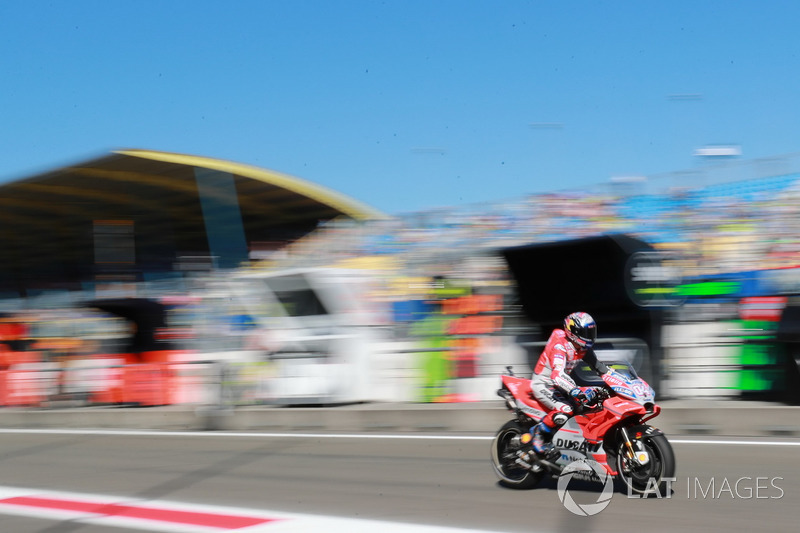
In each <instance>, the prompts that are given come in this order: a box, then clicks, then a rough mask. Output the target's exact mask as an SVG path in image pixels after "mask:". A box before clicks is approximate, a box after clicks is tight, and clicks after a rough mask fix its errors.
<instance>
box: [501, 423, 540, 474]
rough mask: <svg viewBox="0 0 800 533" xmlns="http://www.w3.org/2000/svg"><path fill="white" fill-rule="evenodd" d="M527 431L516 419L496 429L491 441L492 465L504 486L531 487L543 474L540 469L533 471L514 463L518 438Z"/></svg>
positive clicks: (517, 448)
mask: <svg viewBox="0 0 800 533" xmlns="http://www.w3.org/2000/svg"><path fill="white" fill-rule="evenodd" d="M528 431H529V429H528V428H526V427H524V426H523V425H522V424H520V423H519V422H517V421H516V420H509V421H508V422H506V423H505V424H504V425H503V427H501V428H500V429H499V430H498V431H497V434H496V435H495V437H494V440H493V441H492V466H493V467H494V471H495V472H496V473H497V475H498V477H499V478H500V484H501V485H503V486H504V487H509V488H512V489H531V488H533V487H534V486H536V484H537V483H539V480H540V479H542V476H543V475H544V472H543V471H542V470H539V471H537V472H534V471H532V470H530V469H527V468H523V467H521V466H520V465H518V464H517V463H516V460H517V450H519V446H520V445H519V438H520V436H521V435H522V434H523V433H527V432H528Z"/></svg>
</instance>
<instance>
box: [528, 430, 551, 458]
mask: <svg viewBox="0 0 800 533" xmlns="http://www.w3.org/2000/svg"><path fill="white" fill-rule="evenodd" d="M531 434H532V435H533V440H532V442H531V444H532V446H533V451H534V452H535V453H536V455H538V456H540V457H546V456H547V455H549V453H550V452H551V451H553V443H551V442H550V440H551V439H552V438H553V428H551V427H549V426H547V425H545V424H544V423H543V422H539V423H538V424H536V425H535V426H534V427H533V429H532V430H531Z"/></svg>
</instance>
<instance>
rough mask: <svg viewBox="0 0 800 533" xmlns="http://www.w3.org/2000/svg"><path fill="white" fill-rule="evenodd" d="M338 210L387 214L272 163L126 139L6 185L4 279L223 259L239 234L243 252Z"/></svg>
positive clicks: (1, 191)
mask: <svg viewBox="0 0 800 533" xmlns="http://www.w3.org/2000/svg"><path fill="white" fill-rule="evenodd" d="M339 217H345V218H350V219H353V220H374V219H383V218H387V217H386V215H384V214H382V213H381V212H379V211H377V210H375V209H373V208H371V207H369V206H367V205H365V204H363V203H361V202H358V201H356V200H354V199H352V198H350V197H348V196H345V195H343V194H340V193H338V192H335V191H333V190H330V189H327V188H325V187H322V186H320V185H316V184H314V183H311V182H308V181H305V180H302V179H300V178H296V177H293V176H289V175H286V174H281V173H278V172H274V171H271V170H266V169H262V168H258V167H254V166H249V165H243V164H239V163H234V162H230V161H223V160H219V159H212V158H208V157H199V156H192V155H184V154H176V153H167V152H156V151H149V150H118V151H114V152H112V153H110V154H108V155H105V156H103V157H99V158H97V159H92V160H89V161H85V162H81V163H77V164H73V165H69V166H65V167H62V168H58V169H55V170H52V171H49V172H45V173H43V174H39V175H35V176H31V177H27V178H23V179H19V180H16V181H13V182H10V183H6V184H3V185H2V186H0V250H2V251H3V256H4V258H3V261H2V264H0V290H5V291H8V290H12V291H15V292H20V290H19V289H22V291H24V288H26V287H31V286H33V285H36V286H52V285H57V286H62V285H63V284H64V283H85V282H87V281H94V280H96V279H97V277H98V275H101V274H103V275H106V274H108V273H109V272H112V271H115V269H116V271H117V272H122V271H129V272H128V275H136V276H137V278H138V279H142V277H143V276H146V275H147V274H148V273H158V272H167V271H172V270H173V269H174V267H175V265H176V262H177V261H179V260H180V258H181V257H185V256H203V255H205V256H216V257H218V258H220V257H222V258H223V259H224V258H225V256H226V254H227V253H228V252H229V251H230V250H231V249H232V248H231V247H230V246H229V245H230V244H231V243H233V244H234V245H235V244H236V243H241V246H239V249H238V251H237V252H236V253H238V254H239V255H238V256H236V257H232V260H234V261H238V260H241V259H243V258H242V257H241V251H242V248H243V247H244V249H245V253H246V250H248V249H249V250H252V249H254V248H259V247H265V248H267V249H268V248H270V247H272V248H275V247H277V246H279V245H280V244H282V243H286V242H290V241H292V240H295V239H297V238H299V237H302V236H303V235H305V234H307V233H309V232H311V231H313V230H314V229H315V228H316V227H317V226H318V225H319V224H320V223H321V222H325V221H327V220H331V219H334V218H339ZM215 242H216V243H217V244H216V245H215ZM115 246H117V247H119V248H120V249H119V250H115V249H114V247H115ZM234 248H235V246H234ZM234 255H236V254H234ZM115 265H116V266H115Z"/></svg>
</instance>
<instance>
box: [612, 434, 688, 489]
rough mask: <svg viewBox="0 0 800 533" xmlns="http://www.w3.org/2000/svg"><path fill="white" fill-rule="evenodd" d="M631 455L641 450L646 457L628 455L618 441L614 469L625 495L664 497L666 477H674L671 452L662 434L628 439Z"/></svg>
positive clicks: (666, 487)
mask: <svg viewBox="0 0 800 533" xmlns="http://www.w3.org/2000/svg"><path fill="white" fill-rule="evenodd" d="M631 444H632V445H633V450H634V453H635V454H637V455H638V454H639V452H645V454H646V455H644V456H643V457H646V458H647V460H646V461H644V462H643V463H644V464H642V462H641V461H637V460H635V459H631V458H630V457H629V453H628V449H627V446H626V444H625V443H624V442H621V443H620V445H619V448H618V449H617V472H619V479H620V480H621V481H622V483H623V484H624V489H625V490H626V491H627V492H628V494H639V495H641V496H645V497H646V496H651V495H655V496H659V497H667V496H669V495H668V494H667V490H668V489H669V480H672V481H674V479H675V454H674V453H673V451H672V446H671V445H670V443H669V441H668V440H667V437H665V436H664V435H655V436H648V437H645V438H641V439H633V440H632V441H631Z"/></svg>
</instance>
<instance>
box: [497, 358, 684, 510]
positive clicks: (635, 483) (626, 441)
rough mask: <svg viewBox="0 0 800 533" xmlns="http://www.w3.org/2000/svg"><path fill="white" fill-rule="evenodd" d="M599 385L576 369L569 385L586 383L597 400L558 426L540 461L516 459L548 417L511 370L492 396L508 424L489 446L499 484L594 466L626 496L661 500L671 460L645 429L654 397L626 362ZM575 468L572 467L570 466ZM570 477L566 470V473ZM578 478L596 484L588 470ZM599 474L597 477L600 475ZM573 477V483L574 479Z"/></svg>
mask: <svg viewBox="0 0 800 533" xmlns="http://www.w3.org/2000/svg"><path fill="white" fill-rule="evenodd" d="M606 366H608V367H609V371H608V372H606V373H605V374H604V375H603V376H602V381H600V379H599V378H597V377H594V381H592V378H591V377H588V376H591V375H593V374H590V370H589V367H588V366H585V367H581V366H579V367H577V368H576V370H575V371H574V374H573V377H574V378H575V381H576V382H577V383H579V384H582V383H583V384H588V385H591V384H592V383H593V382H594V383H597V384H598V385H599V386H597V387H595V392H596V393H597V397H596V400H595V403H594V404H592V405H584V404H579V405H576V408H575V416H573V417H571V418H570V419H569V420H568V421H567V422H566V423H565V424H564V425H563V426H561V427H560V428H559V429H558V430H557V432H556V433H555V435H553V440H552V443H553V445H554V450H553V451H552V452H550V453H548V454H547V455H546V457H539V456H536V454H535V453H533V452H531V453H530V454H529V457H530V458H529V459H528V461H526V460H525V457H526V456H525V454H520V453H518V452H519V451H520V450H521V448H522V440H523V439H524V438H526V437H523V435H525V434H526V433H529V432H530V430H531V428H532V427H533V426H534V425H535V424H537V423H538V422H539V421H540V420H541V419H542V417H544V416H545V415H546V414H547V409H546V408H544V407H543V406H542V405H540V404H539V402H538V401H537V400H536V398H535V397H534V396H533V394H532V392H531V387H530V380H528V379H525V378H522V377H518V376H516V375H515V374H514V372H513V370H512V367H510V366H509V367H507V374H504V375H502V376H501V380H502V387H501V388H500V389H498V391H497V394H498V395H499V396H500V397H502V398H503V399H504V400H505V402H506V407H507V408H508V409H509V410H510V411H511V412H512V413H513V414H514V418H513V419H511V420H509V421H508V422H506V423H505V424H504V425H503V426H502V427H501V428H500V429H499V430H498V431H497V434H496V435H495V437H494V440H493V441H492V449H491V455H492V463H493V466H494V469H495V471H496V472H497V475H498V476H499V477H500V483H501V484H502V485H504V486H506V487H511V488H517V489H529V488H533V487H534V486H535V485H536V484H537V483H539V481H540V480H541V479H542V477H543V476H545V475H550V476H553V477H557V476H559V475H560V474H561V473H562V471H563V470H564V469H565V468H566V467H567V465H569V464H571V463H573V462H575V461H583V462H586V461H587V460H588V461H594V462H595V463H598V464H599V465H601V466H602V468H603V469H605V472H606V473H607V474H608V475H611V476H613V477H614V479H616V480H618V481H620V482H622V483H623V484H624V485H623V486H622V487H620V488H624V487H627V491H628V494H638V495H640V496H645V497H646V496H649V495H654V494H656V495H661V496H666V491H667V490H668V488H669V480H670V479H671V478H674V475H675V455H674V453H673V451H672V446H671V445H670V443H669V441H668V440H667V437H666V436H665V435H664V433H663V432H662V431H661V430H659V429H657V428H655V427H653V426H651V425H649V424H646V422H647V421H649V420H650V419H652V418H654V417H656V416H658V414H659V413H660V412H661V407H660V406H658V405H657V404H656V403H655V401H654V399H655V392H654V391H653V389H652V388H651V387H650V385H648V384H647V382H645V381H644V380H643V379H641V378H640V377H639V376H638V375H637V374H636V372H635V370H634V369H633V367H632V366H631V365H630V364H628V363H626V362H613V363H606ZM576 466H577V465H576ZM570 470H572V469H570ZM582 472H583V473H582V474H581V471H577V469H576V474H581V475H583V476H584V478H585V479H587V480H593V481H602V480H601V479H600V477H599V476H598V474H597V473H595V472H594V471H592V470H591V469H588V470H586V469H584V470H583V471H582ZM601 472H602V470H601ZM579 477H580V476H579Z"/></svg>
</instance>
